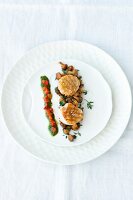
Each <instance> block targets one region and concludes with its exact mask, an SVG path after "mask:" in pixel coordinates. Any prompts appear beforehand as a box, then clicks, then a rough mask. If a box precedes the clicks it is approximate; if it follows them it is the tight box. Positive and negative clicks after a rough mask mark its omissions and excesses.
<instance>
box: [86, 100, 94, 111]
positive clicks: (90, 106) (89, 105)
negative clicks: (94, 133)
mask: <svg viewBox="0 0 133 200" xmlns="http://www.w3.org/2000/svg"><path fill="white" fill-rule="evenodd" d="M85 101H86V102H87V108H88V109H92V107H93V103H94V102H93V101H87V100H86V99H85Z"/></svg>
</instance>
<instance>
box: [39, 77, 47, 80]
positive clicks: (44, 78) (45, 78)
mask: <svg viewBox="0 0 133 200" xmlns="http://www.w3.org/2000/svg"><path fill="white" fill-rule="evenodd" d="M40 78H41V80H48V78H47V76H41V77H40Z"/></svg>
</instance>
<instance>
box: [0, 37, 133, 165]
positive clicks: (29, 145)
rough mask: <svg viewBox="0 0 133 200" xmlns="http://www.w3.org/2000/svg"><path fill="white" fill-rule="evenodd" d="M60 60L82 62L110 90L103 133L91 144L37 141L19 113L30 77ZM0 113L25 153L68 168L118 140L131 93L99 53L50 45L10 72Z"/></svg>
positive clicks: (73, 44)
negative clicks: (108, 114) (110, 103)
mask: <svg viewBox="0 0 133 200" xmlns="http://www.w3.org/2000/svg"><path fill="white" fill-rule="evenodd" d="M64 59H76V60H80V61H83V62H85V63H87V64H89V65H91V66H93V67H94V68H95V69H97V70H98V71H100V72H101V74H102V75H103V77H104V78H105V79H106V81H107V82H108V84H109V85H110V87H111V91H112V100H113V110H112V115H111V117H110V120H109V122H108V124H107V126H106V127H105V128H104V130H103V131H102V132H101V133H100V134H98V135H97V136H96V137H94V138H93V139H92V140H91V141H89V142H87V143H84V144H82V145H78V146H74V147H69V148H68V147H60V146H55V145H51V144H49V143H47V142H44V141H43V140H41V139H40V138H39V137H38V136H37V135H36V134H34V131H33V130H32V129H31V127H30V126H29V125H28V123H27V122H26V120H25V118H24V115H23V112H22V95H23V90H24V88H25V85H26V84H27V82H28V80H29V79H30V78H31V76H32V75H33V74H34V73H35V72H36V71H38V70H39V69H40V68H41V67H43V66H46V65H47V64H48V63H51V62H53V61H55V60H64ZM123 97H124V98H123ZM125 102H126V103H125ZM2 111H3V115H4V119H5V122H6V125H7V127H8V129H9V131H10V133H11V134H12V136H13V137H14V138H15V140H16V141H17V142H18V143H19V144H21V146H23V147H24V148H25V149H26V150H28V151H29V152H30V153H32V154H33V155H34V156H36V157H37V158H40V159H42V160H45V161H47V162H51V163H56V164H65V165H72V164H77V163H83V162H86V161H89V160H92V159H94V158H96V157H98V156H100V155H101V154H103V153H104V152H106V151H107V150H108V149H110V148H111V147H112V145H113V144H114V143H115V142H116V141H117V140H118V139H119V138H120V136H121V135H122V133H123V131H124V130H125V128H126V126H127V123H128V120H129V117H130V112H131V91H130V87H129V84H128V81H127V79H126V77H125V75H124V73H123V71H122V70H121V68H120V66H119V65H118V64H117V63H116V62H115V61H114V59H113V58H111V57H110V56H109V55H108V54H107V53H105V52H104V51H102V50H101V49H99V48H97V47H95V46H93V45H90V44H87V43H83V42H78V41H60V42H52V43H47V44H44V45H40V46H38V47H36V48H34V49H32V50H31V51H29V52H28V53H27V54H26V55H25V56H24V57H22V58H21V59H20V60H19V61H18V62H17V64H16V65H15V66H14V68H13V69H12V70H11V72H10V73H9V75H8V77H7V79H6V81H5V84H4V86H3V92H2Z"/></svg>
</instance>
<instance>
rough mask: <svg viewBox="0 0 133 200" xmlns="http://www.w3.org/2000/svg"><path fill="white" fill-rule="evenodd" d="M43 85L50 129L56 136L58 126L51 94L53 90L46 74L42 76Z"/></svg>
mask: <svg viewBox="0 0 133 200" xmlns="http://www.w3.org/2000/svg"><path fill="white" fill-rule="evenodd" d="M41 87H42V90H43V94H44V97H43V99H44V110H45V113H46V116H47V118H48V120H49V126H48V128H49V130H50V132H51V134H52V135H53V136H54V135H56V134H57V133H58V126H57V123H56V120H55V115H54V111H53V108H52V102H51V99H52V94H51V90H50V83H49V80H48V78H47V77H46V76H41Z"/></svg>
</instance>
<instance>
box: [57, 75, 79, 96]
mask: <svg viewBox="0 0 133 200" xmlns="http://www.w3.org/2000/svg"><path fill="white" fill-rule="evenodd" d="M79 86H80V81H79V79H78V78H77V77H76V76H73V75H65V76H63V77H61V78H60V79H59V82H58V89H59V90H60V92H61V94H63V95H65V96H72V95H74V94H75V93H76V92H77V90H78V89H79Z"/></svg>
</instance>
